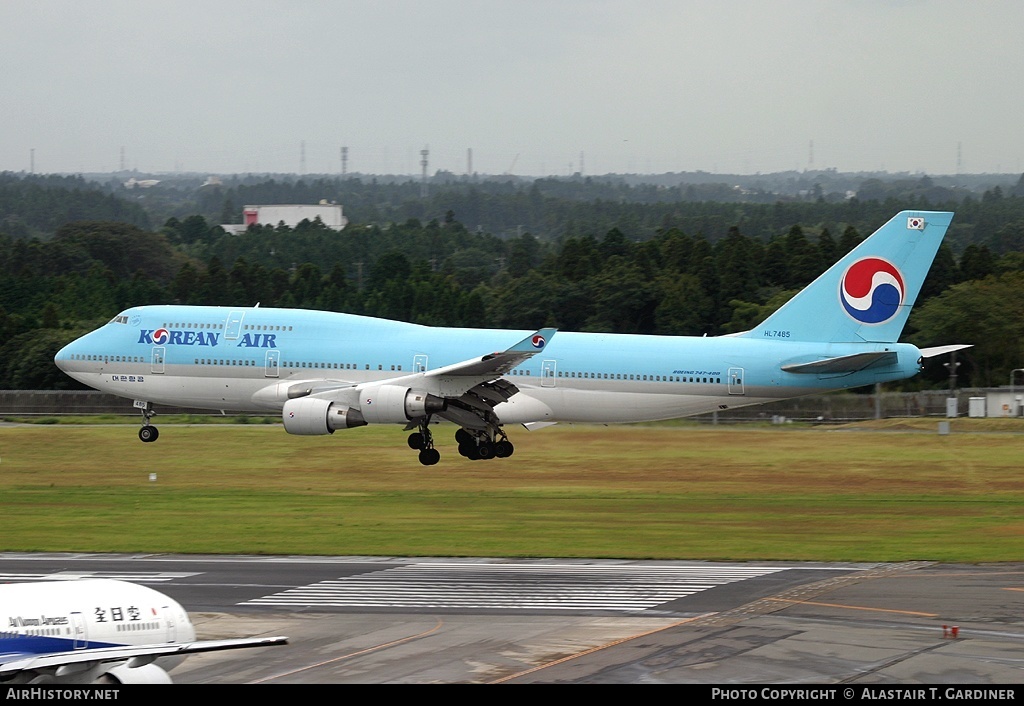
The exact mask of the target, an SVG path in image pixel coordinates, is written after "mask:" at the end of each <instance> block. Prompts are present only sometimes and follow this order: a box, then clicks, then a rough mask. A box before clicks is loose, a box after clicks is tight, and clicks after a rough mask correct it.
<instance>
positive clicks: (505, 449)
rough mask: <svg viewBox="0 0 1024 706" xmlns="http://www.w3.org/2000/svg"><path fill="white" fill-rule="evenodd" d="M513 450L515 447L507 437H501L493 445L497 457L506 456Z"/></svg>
mask: <svg viewBox="0 0 1024 706" xmlns="http://www.w3.org/2000/svg"><path fill="white" fill-rule="evenodd" d="M513 451H515V447H514V446H513V445H512V442H511V441H509V440H508V439H502V440H501V441H499V442H498V443H496V444H495V445H494V455H495V456H497V457H498V458H508V457H509V456H511V455H512V452H513Z"/></svg>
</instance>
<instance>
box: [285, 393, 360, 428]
mask: <svg viewBox="0 0 1024 706" xmlns="http://www.w3.org/2000/svg"><path fill="white" fill-rule="evenodd" d="M281 416H282V418H283V419H284V429H285V431H287V432H288V433H289V434H301V435H307V436H308V435H313V434H333V433H334V432H335V431H336V430H338V429H351V428H352V427H362V426H366V423H367V422H366V420H365V419H364V418H363V415H362V414H360V413H359V410H358V409H353V408H351V407H346V406H345V405H341V404H338V403H337V402H334V401H332V400H325V399H321V398H319V397H300V398H298V399H294V400H288V401H287V402H285V403H284V410H283V412H282V414H281Z"/></svg>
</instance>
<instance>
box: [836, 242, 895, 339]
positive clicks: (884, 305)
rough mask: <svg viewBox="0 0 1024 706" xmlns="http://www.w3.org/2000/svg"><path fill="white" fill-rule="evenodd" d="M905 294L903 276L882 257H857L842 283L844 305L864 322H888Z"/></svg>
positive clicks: (851, 313) (848, 311)
mask: <svg viewBox="0 0 1024 706" xmlns="http://www.w3.org/2000/svg"><path fill="white" fill-rule="evenodd" d="M904 296H906V288H905V287H904V285H903V275H902V274H900V271H899V270H898V269H896V266H895V265H893V264H892V263H891V262H889V261H888V260H883V259H882V258H880V257H865V258H862V259H860V260H857V262H855V263H853V264H852V265H850V266H849V267H848V268H846V272H844V273H843V278H842V279H841V280H840V282H839V299H840V301H842V303H843V308H844V309H846V313H847V314H849V315H850V316H852V317H853V318H854V319H856V320H857V321H859V322H861V323H862V324H884V323H885V322H886V321H888V320H889V319H891V318H892V317H894V316H895V315H896V312H897V311H899V309H900V304H902V303H903V297H904Z"/></svg>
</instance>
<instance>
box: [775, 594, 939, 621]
mask: <svg viewBox="0 0 1024 706" xmlns="http://www.w3.org/2000/svg"><path fill="white" fill-rule="evenodd" d="M765 600H766V601H776V602H778V603H790V604H792V605H816V606H823V607H825V608H844V609H846V610H866V611H871V612H874V613H898V614H899V615H919V616H921V617H923V618H937V617H939V614H938V613H921V612H919V611H916V610H896V609H894V608H872V607H869V606H859V605H844V604H842V603H820V602H818V601H796V600H789V599H786V598H765Z"/></svg>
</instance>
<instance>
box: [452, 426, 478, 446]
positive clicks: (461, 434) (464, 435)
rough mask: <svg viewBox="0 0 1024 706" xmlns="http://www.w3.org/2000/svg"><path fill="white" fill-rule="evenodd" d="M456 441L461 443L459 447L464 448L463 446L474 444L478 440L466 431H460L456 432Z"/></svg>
mask: <svg viewBox="0 0 1024 706" xmlns="http://www.w3.org/2000/svg"><path fill="white" fill-rule="evenodd" d="M455 441H457V442H458V443H459V446H462V445H463V444H472V443H474V442H475V441H476V440H475V439H474V438H473V435H472V434H470V433H469V432H468V431H466V430H465V429H459V430H458V431H457V432H455Z"/></svg>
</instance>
